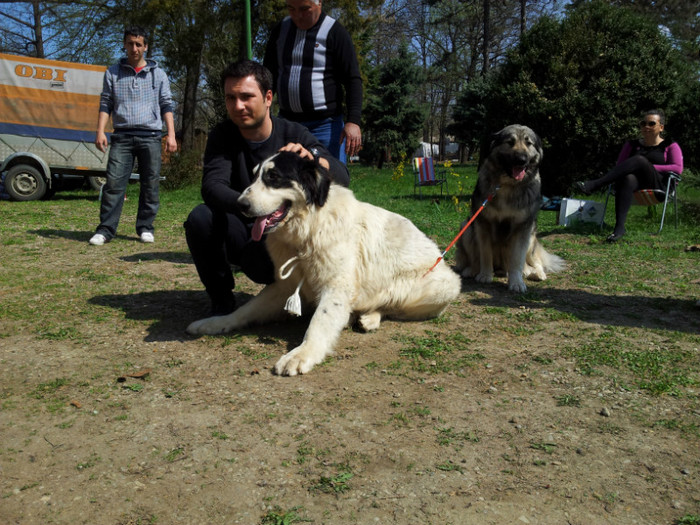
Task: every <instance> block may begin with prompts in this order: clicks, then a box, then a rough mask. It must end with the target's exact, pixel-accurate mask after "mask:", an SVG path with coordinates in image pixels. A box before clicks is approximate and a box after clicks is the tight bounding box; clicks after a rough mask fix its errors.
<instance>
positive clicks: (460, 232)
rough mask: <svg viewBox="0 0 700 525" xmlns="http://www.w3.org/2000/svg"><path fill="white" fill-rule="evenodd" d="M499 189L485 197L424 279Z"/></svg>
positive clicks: (497, 187)
mask: <svg viewBox="0 0 700 525" xmlns="http://www.w3.org/2000/svg"><path fill="white" fill-rule="evenodd" d="M499 188H500V186H496V189H495V190H493V192H492V193H491V194H490V195H489V196H488V197H486V199H485V200H484V202H482V203H481V206H480V207H479V209H478V210H476V213H474V215H472V218H471V219H469V221H467V224H465V225H464V227H463V228H462V229H461V230H460V231H459V233H458V234H457V236H456V237H455V238H454V239H452V242H451V243H450V244H449V245H448V246H447V248H445V251H444V252H442V254H441V255H440V257H438V258H437V261H435V264H433V265H432V266H431V267H430V270H428V271H427V272H425V273H424V274H423V277H425V276H426V275H428V274H429V273H430V272H432V271H433V270H434V269H435V267H436V266H437V265H438V264H440V261H442V259H443V258H444V257H445V254H446V253H447V252H449V251H450V249H451V248H452V247H453V246H454V245H455V243H456V242H457V241H458V240H459V238H460V237H461V236H462V235H463V234H464V232H465V231H467V228H469V226H471V224H472V222H474V219H476V216H477V215H479V214H480V213H481V210H483V209H484V208H485V207H486V205H487V204H488V203H489V202H491V200H492V199H493V198H494V197H495V196H496V192H497V191H498V189H499Z"/></svg>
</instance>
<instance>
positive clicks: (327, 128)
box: [299, 115, 347, 164]
mask: <svg viewBox="0 0 700 525" xmlns="http://www.w3.org/2000/svg"><path fill="white" fill-rule="evenodd" d="M299 124H302V125H303V126H305V127H306V128H308V130H309V131H310V132H311V134H312V135H313V136H314V137H316V138H317V139H318V141H319V142H320V143H321V144H323V145H324V146H325V147H326V149H327V150H328V151H330V153H331V155H333V156H334V157H335V158H336V159H338V160H339V161H340V162H342V163H343V164H347V159H346V158H345V141H343V142H342V144H341V143H340V135H341V133H342V132H343V128H344V127H345V122H343V117H342V116H340V115H338V116H337V117H329V118H325V119H323V120H307V121H304V122H299Z"/></svg>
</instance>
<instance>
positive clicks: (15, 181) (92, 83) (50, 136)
mask: <svg viewBox="0 0 700 525" xmlns="http://www.w3.org/2000/svg"><path fill="white" fill-rule="evenodd" d="M105 70H106V66H94V65H87V64H77V63H72V62H61V61H57V60H44V59H37V58H31V57H24V56H18V55H8V54H3V53H0V176H4V186H5V191H6V192H7V193H8V194H9V196H10V198H12V199H14V200H19V201H29V200H36V199H41V198H42V197H44V196H46V195H51V194H52V191H53V190H54V189H55V185H56V180H57V177H62V176H64V175H80V176H83V177H87V178H88V180H89V181H90V185H91V186H92V187H94V188H95V189H99V188H100V187H101V185H102V183H103V182H104V175H105V171H106V168H107V152H105V153H103V152H101V151H100V150H98V149H97V147H96V146H95V130H96V128H97V114H98V111H99V105H100V93H101V91H102V82H103V78H104V72H105Z"/></svg>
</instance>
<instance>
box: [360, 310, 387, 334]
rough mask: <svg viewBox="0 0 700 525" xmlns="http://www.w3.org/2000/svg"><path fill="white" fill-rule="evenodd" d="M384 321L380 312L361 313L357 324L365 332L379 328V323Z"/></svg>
mask: <svg viewBox="0 0 700 525" xmlns="http://www.w3.org/2000/svg"><path fill="white" fill-rule="evenodd" d="M381 322H382V314H380V313H379V312H371V313H368V314H364V315H361V316H360V317H359V319H358V320H357V326H359V327H360V330H362V331H363V332H371V331H372V330H376V329H377V328H379V324H380V323H381Z"/></svg>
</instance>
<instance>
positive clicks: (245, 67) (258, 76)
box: [221, 60, 272, 96]
mask: <svg viewBox="0 0 700 525" xmlns="http://www.w3.org/2000/svg"><path fill="white" fill-rule="evenodd" d="M251 76H252V77H254V78H255V81H256V82H257V83H258V86H259V87H260V91H261V93H262V94H263V96H264V95H265V93H267V92H268V91H270V90H272V73H270V70H269V69H267V68H266V67H265V66H263V65H262V64H259V63H257V62H254V61H253V60H238V61H237V62H232V63H230V64H229V65H228V66H226V69H224V71H223V73H221V87H222V89H223V87H224V85H225V84H226V79H227V78H233V79H235V80H238V79H240V78H246V77H251Z"/></svg>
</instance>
